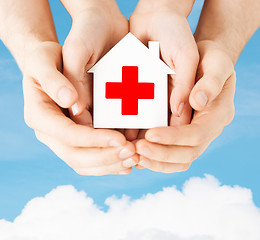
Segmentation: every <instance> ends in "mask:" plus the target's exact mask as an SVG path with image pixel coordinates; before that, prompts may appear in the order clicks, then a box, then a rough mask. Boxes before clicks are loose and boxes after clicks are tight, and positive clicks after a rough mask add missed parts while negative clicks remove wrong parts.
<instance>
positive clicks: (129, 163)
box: [122, 158, 136, 168]
mask: <svg viewBox="0 0 260 240" xmlns="http://www.w3.org/2000/svg"><path fill="white" fill-rule="evenodd" d="M122 165H123V167H125V168H130V167H133V166H135V165H136V162H135V160H134V159H133V158H128V159H126V160H124V161H123V162H122Z"/></svg>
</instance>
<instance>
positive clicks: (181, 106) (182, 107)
mask: <svg viewBox="0 0 260 240" xmlns="http://www.w3.org/2000/svg"><path fill="white" fill-rule="evenodd" d="M183 110H184V103H181V104H180V105H179V108H178V115H179V117H180V116H181V115H182V113H183Z"/></svg>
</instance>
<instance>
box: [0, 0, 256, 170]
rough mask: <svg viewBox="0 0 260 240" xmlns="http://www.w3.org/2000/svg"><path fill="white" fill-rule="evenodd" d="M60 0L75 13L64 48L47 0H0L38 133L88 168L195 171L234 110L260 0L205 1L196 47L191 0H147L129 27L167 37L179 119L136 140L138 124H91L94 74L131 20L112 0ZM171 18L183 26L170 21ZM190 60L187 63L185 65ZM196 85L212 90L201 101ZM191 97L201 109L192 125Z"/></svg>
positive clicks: (29, 117) (145, 35) (0, 19)
mask: <svg viewBox="0 0 260 240" xmlns="http://www.w3.org/2000/svg"><path fill="white" fill-rule="evenodd" d="M62 3H63V4H64V6H65V7H66V8H67V10H68V11H69V13H70V15H71V16H72V19H73V25H72V29H71V31H70V34H69V36H68V38H67V40H66V42H65V44H64V47H63V48H62V47H61V46H60V45H59V44H58V42H57V37H56V33H55V28H54V24H53V20H52V16H51V13H50V9H49V5H48V2H47V1H46V0H39V1H37V3H36V2H35V1H33V0H27V1H25V0H20V1H14V0H10V1H4V0H0V36H1V39H2V40H3V42H4V43H5V44H6V45H7V47H8V48H9V49H10V50H11V52H12V53H13V55H14V57H15V58H16V60H17V62H18V64H19V66H20V68H21V70H22V72H23V74H24V82H23V83H24V96H25V120H26V122H27V124H28V125H29V126H30V127H32V128H33V129H34V130H35V133H36V136H37V138H38V139H39V140H40V141H42V142H43V143H45V144H46V145H47V146H49V147H50V148H51V149H52V150H53V151H54V152H55V153H56V154H57V155H58V156H59V157H60V158H62V159H63V160H64V161H65V162H66V163H67V164H68V165H69V166H71V167H72V168H73V169H74V170H75V171H76V172H77V173H79V174H82V175H105V174H128V173H130V172H131V169H132V168H131V167H132V166H134V165H136V166H137V167H138V168H143V167H146V168H149V169H151V170H153V171H159V172H177V171H184V170H187V169H188V168H189V166H190V165H191V163H192V161H193V160H194V159H196V158H197V157H198V156H199V155H200V154H201V153H202V152H203V151H204V150H205V149H206V148H207V146H208V145H209V144H210V142H211V141H213V139H215V138H216V137H217V136H218V135H219V134H220V133H221V131H222V129H223V127H224V126H226V125H227V124H228V123H230V121H231V120H232V118H233V115H234V105H233V97H234V91H235V73H234V67H233V65H234V63H235V62H236V60H237V58H238V56H239V54H240V52H241V51H242V49H243V46H244V45H245V43H246V42H247V41H248V39H249V38H250V37H251V35H252V34H253V32H254V31H255V30H256V29H257V27H259V22H260V21H259V16H258V14H257V13H258V12H259V2H258V1H257V0H250V4H249V5H250V7H248V1H246V3H245V0H239V3H237V4H236V5H234V4H232V1H231V0H225V1H224V0H222V1H218V3H216V1H213V0H211V1H209V0H208V1H206V2H205V6H204V9H203V12H202V16H201V19H200V22H199V25H198V28H197V30H196V33H195V39H196V41H197V46H198V47H197V46H196V44H195V40H194V38H193V36H192V34H191V32H190V29H189V27H188V25H187V21H186V17H187V16H188V15H189V13H190V11H191V8H192V4H193V1H188V0H187V1H183V2H182V4H180V3H179V2H178V1H175V0H171V1H166V0H162V1H160V2H158V1H155V0H154V1H153V0H149V1H148V0H146V1H145V0H141V1H140V3H139V4H138V6H137V8H136V10H135V12H134V14H133V16H132V17H131V19H130V30H131V31H132V32H133V33H134V34H135V35H137V36H138V37H139V38H140V39H141V40H142V41H143V42H144V43H145V44H146V43H147V41H148V39H149V40H159V41H160V42H161V54H162V58H163V59H164V61H165V62H166V63H168V65H169V66H170V67H172V68H173V69H174V70H175V71H176V73H177V74H176V76H175V77H174V78H173V79H171V81H170V93H171V98H170V108H171V111H172V115H171V121H170V123H171V126H170V127H167V128H155V129H150V130H148V131H147V132H144V131H142V132H140V133H139V136H138V137H139V138H143V139H141V140H138V141H135V142H134V144H135V146H134V144H133V143H131V142H129V141H127V140H126V138H127V139H130V140H132V139H134V138H136V136H137V134H138V130H135V131H125V135H126V137H125V136H123V135H122V134H120V133H119V132H118V131H114V130H96V129H93V127H92V115H91V111H92V100H91V99H92V85H91V78H90V77H89V76H88V75H87V74H86V71H87V70H88V69H90V68H91V66H93V65H94V64H95V62H96V61H98V59H99V58H101V57H102V56H103V55H104V54H105V53H106V52H107V51H108V50H109V49H110V48H111V47H112V46H114V45H115V44H116V43H117V42H118V41H119V40H120V39H121V38H122V37H123V36H124V35H126V33H127V32H128V31H129V25H128V21H127V20H126V19H125V18H124V17H123V16H122V14H121V13H120V11H119V10H118V7H117V6H116V3H115V1H114V0H95V1H93V0H85V1H83V0H75V1H69V0H63V1H62ZM148 3H149V4H148ZM245 4H246V11H244V10H245V7H244V5H245ZM28 9H29V10H28ZM30 9H33V11H30ZM227 11H229V13H231V14H226V12H227ZM10 13H11V14H10ZM144 16H145V17H144ZM212 16H214V18H212ZM238 16H243V18H241V17H238ZM225 19H227V20H226V21H225ZM251 19H254V20H253V21H252V20H251ZM43 20H44V21H43ZM172 22H176V23H178V24H177V26H175V27H174V28H171V23H172ZM18 23H19V24H18ZM166 26H170V28H168V27H167V28H166V29H164V28H165V27H166ZM178 26H181V27H178ZM169 29H170V31H168V30H169ZM13 32H15V33H16V34H15V35H14V34H12V33H13ZM164 34H168V35H166V36H167V37H165V36H164ZM176 36H180V39H179V40H178V38H176ZM17 39H19V41H17ZM86 39H87V40H88V41H86ZM173 43H174V44H173ZM175 45H177V46H178V48H177V47H175ZM169 49H170V51H168V50H169ZM179 49H182V51H180V50H179ZM182 53H184V54H182ZM187 55H188V56H189V57H187ZM199 55H200V62H199V60H198V56H199ZM62 59H63V62H62ZM198 63H199V65H198ZM183 64H186V65H187V64H188V65H189V69H185V71H184V70H183V69H182V68H181V67H182V65H183ZM62 66H63V67H62ZM197 66H198V71H197V75H196V68H197ZM62 73H63V74H62ZM219 73H221V74H219ZM195 75H196V81H197V83H196V85H195V87H194V88H193V89H192V86H193V84H194V79H195ZM53 79H55V81H53ZM191 89H192V91H191V94H189V93H190V90H191ZM179 92H180V94H179ZM198 92H204V99H202V100H204V101H203V104H201V103H202V102H201V97H200V99H198V98H197V97H196V96H197V93H198ZM205 96H206V101H205ZM182 103H184V106H185V107H183V109H180V105H181V104H182ZM182 105H183V104H182ZM189 105H191V106H192V107H193V108H194V109H195V110H196V111H195V113H194V117H193V119H192V121H191V124H188V123H189V122H190V116H191V115H190V114H191V108H190V106H189ZM65 108H68V109H69V112H68V111H66V110H64V109H65ZM180 110H182V111H180ZM68 116H70V118H69V117H68ZM42 119H44V121H42ZM147 149H148V151H147ZM136 152H137V153H138V154H139V158H138V156H137V154H135V153H136ZM138 161H140V162H139V164H137V163H138Z"/></svg>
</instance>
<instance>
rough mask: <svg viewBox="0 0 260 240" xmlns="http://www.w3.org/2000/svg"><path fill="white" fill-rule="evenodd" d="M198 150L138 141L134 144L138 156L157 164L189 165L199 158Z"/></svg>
mask: <svg viewBox="0 0 260 240" xmlns="http://www.w3.org/2000/svg"><path fill="white" fill-rule="evenodd" d="M199 150H200V148H199V147H184V146H172V145H161V144H155V143H150V142H148V141H146V140H140V141H138V142H137V143H136V152H137V153H138V154H140V155H141V156H144V157H146V158H149V159H152V160H155V161H159V162H168V163H184V164H186V163H190V162H193V161H194V160H195V159H197V158H198V157H199V155H200V151H199ZM139 165H140V164H139Z"/></svg>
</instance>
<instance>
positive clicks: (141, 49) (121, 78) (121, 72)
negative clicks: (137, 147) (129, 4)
mask: <svg viewBox="0 0 260 240" xmlns="http://www.w3.org/2000/svg"><path fill="white" fill-rule="evenodd" d="M89 72H90V73H94V79H93V82H94V83H93V85H94V88H93V98H94V99H93V101H94V102H93V104H94V108H93V114H94V116H93V118H94V128H137V129H147V128H153V127H161V126H167V125H168V74H174V72H173V71H172V70H171V69H170V68H169V67H168V66H167V65H166V64H165V63H164V62H163V61H162V60H161V59H160V50H159V42H149V48H147V47H146V46H145V45H144V44H143V43H142V42H140V41H139V40H138V39H137V38H136V37H135V36H134V35H133V34H131V33H129V34H127V35H126V36H125V37H124V38H123V39H122V40H121V41H120V42H119V43H118V44H117V45H116V46H115V47H113V48H112V49H111V50H110V51H109V52H108V53H107V54H106V55H105V56H104V57H103V58H102V59H101V60H100V61H99V62H97V63H96V65H95V66H93V67H92V68H91V69H90V70H89Z"/></svg>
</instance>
